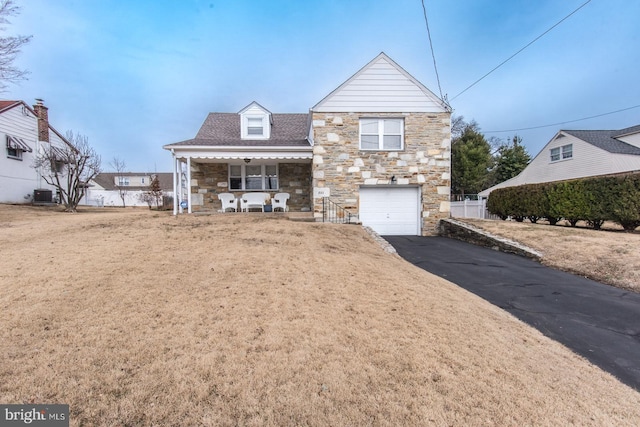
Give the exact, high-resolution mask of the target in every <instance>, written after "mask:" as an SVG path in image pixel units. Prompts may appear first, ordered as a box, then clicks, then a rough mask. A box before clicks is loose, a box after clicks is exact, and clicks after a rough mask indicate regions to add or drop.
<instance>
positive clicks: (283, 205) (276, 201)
mask: <svg viewBox="0 0 640 427" xmlns="http://www.w3.org/2000/svg"><path fill="white" fill-rule="evenodd" d="M289 197H290V196H289V193H276V195H275V196H273V199H271V205H272V206H273V211H274V212H275V211H276V209H277V208H280V209H282V212H286V211H288V210H289V207H288V206H287V200H289Z"/></svg>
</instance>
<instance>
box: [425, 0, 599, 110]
mask: <svg viewBox="0 0 640 427" xmlns="http://www.w3.org/2000/svg"><path fill="white" fill-rule="evenodd" d="M590 2H591V0H587V1H586V2H584V3H583V4H582V5H580V7H578V8H577V9H576V10H574V11H573V12H571V13H570V14H568V15H567V16H565V17H564V18H562V19H561V20H560V21H558V22H556V23H555V24H554V25H553V26H552V27H551V28H549V29H548V30H547V31H545V32H544V33H542V34H540V35H539V36H538V37H536V38H535V39H533V40H532V41H531V42H529V44H527V45H526V46H525V47H523V48H522V49H520V50H519V51H517V52H516V53H514V54H513V55H511V56H510V57H508V58H507V59H505V60H504V61H502V62H501V63H500V64H499V65H498V66H497V67H495V68H494V69H492V70H491V71H489V72H488V73H487V74H485V75H484V76H482V77H480V78H479V79H478V80H476V81H475V82H473V83H471V84H470V85H469V86H467V87H466V88H465V89H464V90H463V91H462V92H460V93H459V94H457V95H456V96H454V97H453V98H451V100H452V101H453V100H454V99H456V98H457V97H459V96H460V95H462V94H463V93H465V92H466V91H468V90H469V89H471V88H472V87H474V86H475V85H476V84H478V83H479V82H480V81H481V80H482V79H484V78H485V77H487V76H488V75H489V74H491V73H493V72H494V71H496V70H497V69H498V68H500V67H502V66H503V65H504V64H506V63H507V62H508V61H510V60H511V59H512V58H513V57H515V56H516V55H517V54H519V53H520V52H522V51H523V50H525V49H526V48H528V47H529V46H531V45H532V44H534V43H535V42H537V41H538V40H539V39H541V38H542V37H543V36H544V35H545V34H547V33H548V32H549V31H551V30H553V29H554V28H555V27H557V26H558V25H560V24H561V23H563V22H564V21H565V20H567V19H568V18H569V17H570V16H571V15H573V14H574V13H576V12H577V11H579V10H580V9H582V8H583V7H585V6H586V5H587V4H588V3H590ZM423 5H424V1H423Z"/></svg>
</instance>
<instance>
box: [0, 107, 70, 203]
mask: <svg viewBox="0 0 640 427" xmlns="http://www.w3.org/2000/svg"><path fill="white" fill-rule="evenodd" d="M0 139H1V140H2V141H3V142H4V145H5V147H4V148H5V150H4V155H0V203H31V202H33V201H34V195H35V197H36V199H39V200H36V201H42V202H50V201H51V200H52V198H55V197H56V189H55V187H53V186H51V185H48V184H47V183H46V182H45V180H44V179H43V178H42V175H43V171H41V170H40V169H36V168H34V161H35V159H36V157H37V156H38V154H39V153H42V152H43V150H46V149H49V148H50V147H51V146H54V147H59V148H61V147H64V145H65V144H69V142H68V141H67V140H66V139H65V138H64V137H63V136H62V135H61V134H60V133H59V132H58V131H56V130H55V129H54V128H53V127H51V125H49V116H48V109H47V107H45V106H44V105H43V103H42V101H41V100H37V103H36V105H34V106H33V108H32V107H30V106H29V105H27V104H26V103H25V102H24V101H0Z"/></svg>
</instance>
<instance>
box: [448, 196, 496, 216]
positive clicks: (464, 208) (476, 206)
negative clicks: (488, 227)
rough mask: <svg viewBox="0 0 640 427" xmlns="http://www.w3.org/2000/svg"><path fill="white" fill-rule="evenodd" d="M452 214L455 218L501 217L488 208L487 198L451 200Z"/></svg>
mask: <svg viewBox="0 0 640 427" xmlns="http://www.w3.org/2000/svg"><path fill="white" fill-rule="evenodd" d="M451 216H452V217H454V218H478V219H500V217H499V216H497V215H493V214H490V213H489V211H488V210H487V199H480V200H463V201H461V202H451Z"/></svg>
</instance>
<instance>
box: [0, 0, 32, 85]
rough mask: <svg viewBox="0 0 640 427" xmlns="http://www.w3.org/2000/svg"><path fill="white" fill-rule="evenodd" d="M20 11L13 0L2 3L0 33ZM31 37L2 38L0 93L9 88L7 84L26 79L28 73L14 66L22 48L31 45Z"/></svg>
mask: <svg viewBox="0 0 640 427" xmlns="http://www.w3.org/2000/svg"><path fill="white" fill-rule="evenodd" d="M19 11H20V7H18V6H16V5H15V3H14V1H13V0H1V1H0V32H2V31H5V30H6V27H5V24H9V19H8V18H9V17H10V16H15V15H17V14H18V12H19ZM30 40H31V36H8V37H0V91H3V90H4V89H6V87H7V83H17V82H19V81H21V80H24V79H26V76H27V74H28V71H26V70H20V69H18V68H16V67H15V66H14V65H13V62H14V61H15V59H16V57H17V56H18V54H19V53H20V48H22V46H23V45H24V44H26V43H29V41H30Z"/></svg>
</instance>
